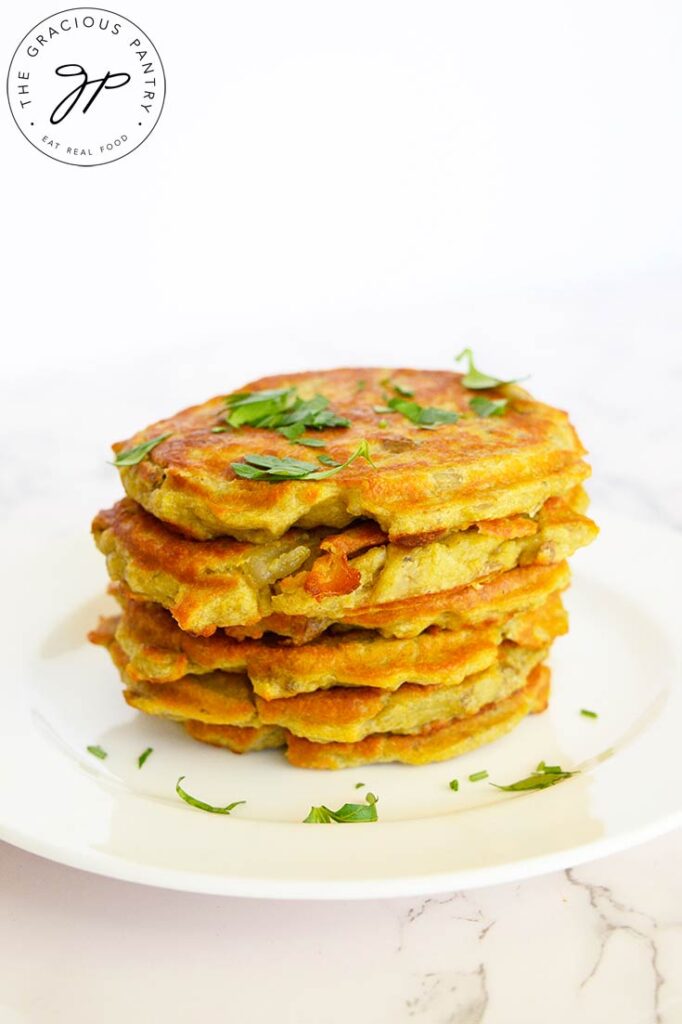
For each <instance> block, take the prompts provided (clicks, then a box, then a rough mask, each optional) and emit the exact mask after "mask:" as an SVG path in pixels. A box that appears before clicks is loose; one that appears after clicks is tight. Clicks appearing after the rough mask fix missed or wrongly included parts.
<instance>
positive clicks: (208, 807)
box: [175, 775, 246, 814]
mask: <svg viewBox="0 0 682 1024" xmlns="http://www.w3.org/2000/svg"><path fill="white" fill-rule="evenodd" d="M184 778H185V776H184V775H181V776H180V778H179V779H178V781H177V782H176V783H175V792H176V793H177V794H178V796H179V797H181V798H182V799H183V800H184V801H185V803H186V804H191V805H192V807H198V808H199V810H200V811H209V813H210V814H229V813H230V811H233V810H234V808H235V807H238V806H239V804H245V803H246V800H235V801H234V803H232V804H228V805H227V807H214V806H213V804H207V803H204V801H203V800H197V798H196V797H195V796H190V794H189V793H186V792H185V790H184V789H183V788H182V786H181V785H180V783H181V782H182V780H183V779H184Z"/></svg>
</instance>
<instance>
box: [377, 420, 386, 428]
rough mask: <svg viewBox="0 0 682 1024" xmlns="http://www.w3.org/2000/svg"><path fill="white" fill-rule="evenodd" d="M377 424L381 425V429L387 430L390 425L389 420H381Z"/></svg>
mask: <svg viewBox="0 0 682 1024" xmlns="http://www.w3.org/2000/svg"><path fill="white" fill-rule="evenodd" d="M377 426H378V427H380V428H381V430H386V427H387V426H388V420H379V422H378V423H377Z"/></svg>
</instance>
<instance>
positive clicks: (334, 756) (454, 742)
mask: <svg viewBox="0 0 682 1024" xmlns="http://www.w3.org/2000/svg"><path fill="white" fill-rule="evenodd" d="M549 685H550V674H549V669H548V668H547V667H546V666H544V665H538V666H537V667H536V668H535V669H533V671H532V672H531V674H530V676H529V679H528V683H527V684H526V686H524V687H522V688H521V689H520V690H517V691H516V692H515V693H513V694H511V696H509V697H506V698H505V699H504V700H501V701H499V702H498V703H496V704H489V705H487V706H486V707H484V708H482V709H481V710H480V711H479V712H478V713H477V714H475V715H470V716H468V717H465V718H455V719H452V720H450V721H444V722H438V723H434V724H432V725H430V726H427V727H426V728H424V729H423V730H422V731H421V732H419V733H415V734H410V735H403V734H399V733H390V732H388V733H374V734H372V735H370V736H367V737H366V738H365V739H363V740H360V741H359V742H358V743H313V742H311V741H310V740H307V739H302V738H301V737H298V736H294V735H293V734H292V733H290V732H288V731H285V730H281V732H280V734H279V736H277V735H273V734H272V733H266V734H265V735H266V736H268V737H269V739H270V740H271V742H272V745H273V746H274V745H277V746H281V745H284V744H285V743H286V748H287V749H286V757H287V760H288V761H289V762H290V763H291V764H293V765H296V767H298V768H327V769H338V768H349V767H355V766H357V765H362V764H375V763H378V762H386V761H402V762H403V763H404V764H414V765H423V764H430V763H431V762H434V761H446V760H448V759H449V758H452V757H457V756H459V755H460V754H466V753H468V752H469V751H471V750H475V749H476V748H477V747H480V746H482V745H483V744H485V743H491V742H493V740H496V739H498V738H499V737H500V736H503V735H504V734H505V733H507V732H509V731H510V730H511V729H513V728H514V726H516V725H518V724H519V722H520V721H521V720H522V719H523V718H525V716H526V715H528V714H532V713H537V712H540V711H544V710H545V708H546V707H547V701H548V699H549ZM183 724H184V726H185V729H186V730H187V732H188V733H189V735H190V736H192V737H193V738H194V739H197V740H200V741H201V742H203V743H210V744H212V745H213V746H218V747H226V748H227V749H228V750H232V751H234V752H235V753H243V752H244V751H245V750H246V749H260V748H257V747H256V746H251V747H247V746H246V745H245V742H248V740H246V741H245V739H244V738H243V737H242V733H248V734H249V739H250V742H251V743H253V744H257V743H259V742H260V734H261V730H259V729H253V730H248V729H245V730H240V729H236V730H235V728H234V726H229V725H228V726H225V725H211V724H208V723H206V722H196V721H188V722H184V723H183ZM263 728H264V729H267V728H268V727H267V726H265V727H263ZM270 728H272V727H270ZM275 728H277V727H275Z"/></svg>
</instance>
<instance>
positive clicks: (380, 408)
mask: <svg viewBox="0 0 682 1024" xmlns="http://www.w3.org/2000/svg"><path fill="white" fill-rule="evenodd" d="M372 410H373V411H374V412H375V413H377V414H378V415H379V416H380V415H381V414H382V413H383V412H393V410H392V409H389V407H388V406H387V405H373V406H372Z"/></svg>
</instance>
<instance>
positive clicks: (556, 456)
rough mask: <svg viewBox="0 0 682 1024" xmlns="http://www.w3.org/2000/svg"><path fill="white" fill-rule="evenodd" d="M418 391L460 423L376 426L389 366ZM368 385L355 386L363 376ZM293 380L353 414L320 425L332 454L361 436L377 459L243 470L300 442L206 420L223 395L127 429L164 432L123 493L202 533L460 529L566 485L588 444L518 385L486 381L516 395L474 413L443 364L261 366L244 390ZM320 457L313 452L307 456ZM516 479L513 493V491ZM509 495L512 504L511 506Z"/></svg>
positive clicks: (400, 420) (341, 453)
mask: <svg viewBox="0 0 682 1024" xmlns="http://www.w3.org/2000/svg"><path fill="white" fill-rule="evenodd" d="M387 375H388V376H390V378H391V380H394V381H398V382H400V384H401V385H402V386H404V387H407V388H409V389H410V390H412V391H414V393H415V400H416V401H417V402H419V404H421V405H423V406H435V407H438V408H441V409H448V410H451V411H457V412H459V413H460V414H461V415H462V418H461V419H460V421H459V422H458V423H456V424H445V425H443V426H441V427H439V428H438V429H437V430H421V429H419V427H418V426H417V425H415V424H413V423H411V422H410V421H409V420H408V419H406V418H405V417H403V416H401V415H400V414H398V413H393V414H390V415H389V417H388V418H389V426H388V427H387V428H384V427H380V426H379V423H380V421H381V420H382V417H381V415H378V414H377V413H375V412H374V409H373V407H374V406H375V405H376V404H382V403H383V402H384V393H385V389H386V384H385V383H384V382H385V379H386V377H387ZM359 381H364V387H363V388H362V389H359V388H358V382H359ZM288 386H296V387H297V388H298V389H299V392H300V393H301V394H302V395H304V396H305V397H310V396H312V395H313V394H316V393H322V394H324V395H325V396H326V397H328V398H329V400H330V402H331V404H332V407H333V409H334V410H335V411H336V412H337V413H339V414H340V415H342V416H347V417H348V418H349V419H350V421H351V426H350V427H349V428H346V429H328V430H324V431H321V432H319V434H316V436H319V437H320V438H321V439H322V440H324V441H325V443H326V445H327V453H328V454H329V455H331V456H332V458H334V459H336V460H337V461H345V460H346V459H347V458H348V457H349V456H350V455H351V454H352V452H353V451H354V450H355V449H356V448H357V445H358V443H359V442H360V441H361V440H367V441H368V442H369V445H370V449H371V452H372V458H373V461H374V464H375V468H373V467H372V466H370V465H368V464H367V463H366V462H364V461H362V460H360V459H357V460H356V461H355V462H353V463H352V465H350V466H349V467H347V468H346V469H344V470H342V471H341V472H340V473H338V474H337V475H336V476H334V477H332V478H329V479H326V480H321V481H305V480H303V481H301V480H297V481H282V482H279V483H276V484H270V483H264V482H262V481H249V480H243V479H240V478H238V477H236V476H235V474H234V471H233V470H232V468H231V467H232V464H233V463H234V462H237V461H240V460H241V459H242V458H243V457H244V455H247V454H268V455H275V456H278V457H280V458H284V457H287V456H291V455H292V453H294V454H295V455H297V456H298V457H300V458H304V455H303V454H302V453H303V449H300V448H296V447H295V446H292V444H291V443H290V442H289V441H287V440H286V439H285V438H283V437H282V436H281V435H279V434H277V433H275V432H274V431H265V430H262V429H255V428H251V427H243V428H241V429H240V430H238V431H230V432H225V433H219V434H215V433H212V430H213V428H214V427H215V426H216V425H218V424H219V423H220V422H221V417H222V414H223V412H224V409H225V405H224V397H223V396H218V397H216V398H213V399H211V400H210V401H208V402H205V403H204V404H202V405H197V406H194V407H192V408H189V409H185V410H182V411H181V412H179V413H177V414H176V415H175V416H171V417H170V418H168V419H164V420H160V421H158V422H157V423H154V424H152V425H151V426H149V427H147V428H145V429H144V430H142V431H140V432H139V433H137V434H135V435H134V436H133V437H131V438H129V439H128V440H127V441H123V442H119V443H118V444H116V445H114V450H115V451H116V452H120V451H122V450H124V449H127V448H129V447H131V446H132V445H136V444H139V443H141V442H143V441H146V440H149V439H151V438H153V437H157V436H159V435H161V434H163V433H170V435H171V436H170V437H169V438H168V439H167V440H165V441H164V442H162V443H161V444H159V445H158V446H157V447H156V448H154V449H153V451H152V452H151V453H150V455H149V456H148V457H147V458H145V459H143V460H142V462H140V463H139V464H138V465H137V466H129V467H126V468H123V469H122V470H121V478H122V480H123V483H124V486H125V488H126V490H127V492H128V493H129V494H130V495H131V497H133V498H136V499H137V500H138V501H140V502H141V503H142V504H143V505H145V507H147V508H148V509H149V511H151V512H152V513H153V514H155V515H157V516H158V517H160V518H162V519H165V520H166V521H167V522H170V523H174V524H175V525H177V526H178V527H180V528H182V529H183V530H184V531H185V532H186V533H188V534H190V535H192V536H195V537H197V538H199V539H204V538H207V537H214V536H220V535H224V534H232V535H236V536H247V535H249V537H251V538H252V539H258V537H259V536H263V535H269V536H280V535H281V534H282V533H284V532H285V531H286V530H287V529H288V528H289V527H291V526H293V525H294V524H297V523H299V524H300V525H308V526H309V525H313V524H314V523H320V524H322V523H324V524H326V525H329V526H332V527H334V526H335V527H340V526H344V525H346V524H347V523H348V522H350V521H351V520H352V519H354V518H358V517H366V518H371V519H375V520H376V521H377V522H378V523H379V524H380V526H381V527H382V528H383V529H384V530H386V531H387V532H388V533H389V534H390V536H391V538H392V539H395V538H401V540H403V541H407V540H409V538H410V537H411V536H413V535H421V536H423V535H424V534H428V535H431V536H433V535H434V531H435V534H437V533H438V532H439V531H441V530H443V529H445V528H448V529H461V528H463V527H465V526H468V525H469V524H471V523H472V522H476V521H478V520H481V519H487V518H490V519H495V518H499V517H500V516H503V515H508V514H513V513H520V512H524V511H526V510H527V508H528V506H529V504H531V503H533V502H531V501H529V496H530V495H533V501H535V499H536V497H537V498H538V499H539V501H538V503H540V502H541V501H542V500H545V499H546V498H547V497H549V496H551V495H552V494H558V493H565V491H566V490H568V489H569V488H570V487H571V486H574V485H576V484H578V483H579V482H580V480H581V479H584V478H585V477H586V476H587V475H588V474H589V470H588V468H587V467H586V466H585V464H584V463H582V461H581V460H582V457H583V455H584V454H585V451H584V449H583V447H582V445H581V443H580V441H579V439H578V437H577V435H576V433H575V431H574V429H573V427H572V426H571V424H570V422H569V420H568V417H567V415H566V413H564V412H561V411H560V410H557V409H554V408H552V407H550V406H547V405H543V404H542V403H540V402H536V401H535V400H534V399H532V398H531V397H530V395H528V393H527V392H525V391H524V390H523V389H521V388H519V387H515V386H512V387H507V388H499V389H491V390H490V392H488V393H489V394H490V395H491V396H493V397H502V396H503V395H504V396H505V397H507V398H509V399H510V406H509V408H508V410H507V412H506V413H505V415H504V416H500V417H490V418H488V419H482V418H479V417H477V416H474V415H472V414H471V411H470V408H469V399H470V398H471V392H470V391H468V390H467V389H466V388H465V387H463V385H462V383H461V375H460V374H457V373H449V372H446V371H427V370H413V369H400V370H392V371H391V370H388V371H387V370H386V369H383V368H381V369H379V368H375V369H370V368H362V369H351V368H348V369H337V370H327V371H319V372H310V373H301V374H286V375H279V376H274V377H266V378H262V379H261V380H258V381H255V382H253V383H251V384H247V385H246V386H245V388H240V389H239V390H240V391H241V390H256V391H257V390H263V389H269V388H281V387H288ZM308 460H309V461H314V456H310V455H309V454H308V456H307V457H306V461H308ZM514 488H516V492H515V494H516V496H513V495H512V494H510V493H509V492H510V491H511V490H512V489H514ZM514 505H516V507H513V506H514Z"/></svg>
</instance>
